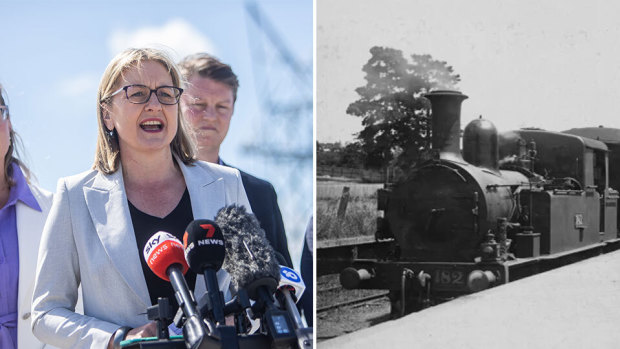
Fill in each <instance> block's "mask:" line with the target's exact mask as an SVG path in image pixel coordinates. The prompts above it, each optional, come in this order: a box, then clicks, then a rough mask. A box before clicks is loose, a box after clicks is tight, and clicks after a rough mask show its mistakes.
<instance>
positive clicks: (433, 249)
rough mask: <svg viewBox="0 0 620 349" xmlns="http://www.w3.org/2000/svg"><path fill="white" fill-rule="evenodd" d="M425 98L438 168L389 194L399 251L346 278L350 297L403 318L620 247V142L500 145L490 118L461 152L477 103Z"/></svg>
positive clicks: (386, 204)
mask: <svg viewBox="0 0 620 349" xmlns="http://www.w3.org/2000/svg"><path fill="white" fill-rule="evenodd" d="M425 97H426V98H428V99H429V100H430V102H431V113H432V118H431V145H432V150H433V152H434V155H433V158H432V159H430V160H427V161H425V162H423V163H421V164H419V165H417V166H415V168H414V169H413V170H412V171H411V172H410V173H408V174H407V176H406V177H405V178H404V179H402V180H400V181H398V182H397V183H393V184H386V185H385V188H384V189H381V190H379V192H378V195H377V197H378V209H379V210H381V211H383V217H380V218H378V221H377V232H376V240H377V241H378V242H379V241H380V242H386V241H387V242H389V244H388V246H389V247H388V248H387V249H384V250H382V251H381V252H380V253H379V251H378V250H377V254H376V256H373V258H357V259H354V260H353V261H352V262H351V264H350V266H349V267H347V268H346V269H344V270H342V271H341V273H340V282H341V284H342V286H343V287H344V288H347V289H387V290H390V293H389V295H390V301H391V305H392V314H393V315H394V316H401V315H404V314H406V313H409V312H412V311H417V310H420V309H422V308H425V307H428V306H430V305H433V304H436V303H439V302H443V301H446V300H449V299H452V298H454V297H457V296H460V295H464V294H468V293H473V292H478V291H481V290H484V289H487V288H490V287H494V286H498V285H502V284H505V283H508V282H510V281H514V280H517V279H520V278H523V277H526V276H529V275H532V274H536V273H539V272H543V271H545V270H549V269H552V268H556V267H558V266H561V265H565V264H568V263H572V262H575V261H578V260H581V259H584V258H588V257H591V256H594V255H597V254H600V253H603V252H606V251H608V250H612V249H617V248H619V245H620V239H619V235H618V232H619V229H618V197H619V195H618V191H616V190H614V189H612V187H610V183H612V184H614V185H620V183H619V182H620V172H618V173H612V175H610V170H609V169H610V164H609V159H616V158H617V157H619V156H620V146H618V144H619V143H618V142H619V141H620V131H618V130H616V131H618V132H615V133H614V131H613V129H612V130H610V129H603V128H600V129H588V128H586V129H574V130H570V131H567V132H563V133H558V132H549V131H544V130H539V129H521V130H517V131H512V132H505V133H501V134H499V133H498V131H497V129H496V128H495V126H494V125H493V124H492V123H491V122H490V121H488V120H484V119H482V118H480V119H478V120H474V121H472V122H471V123H469V124H468V125H467V127H465V129H464V131H463V149H462V151H461V149H460V135H461V130H460V126H461V125H460V113H461V104H462V102H463V101H464V100H465V99H467V98H468V97H467V96H465V95H464V94H462V93H460V92H456V91H434V92H430V93H428V94H426V95H425ZM610 134H612V135H613V134H615V135H617V138H614V137H607V139H605V142H603V141H601V140H596V139H594V138H599V139H600V138H601V137H599V135H607V136H609V135H610ZM606 143H607V144H606ZM610 149H612V150H610ZM614 175H615V176H614ZM383 245H385V244H383Z"/></svg>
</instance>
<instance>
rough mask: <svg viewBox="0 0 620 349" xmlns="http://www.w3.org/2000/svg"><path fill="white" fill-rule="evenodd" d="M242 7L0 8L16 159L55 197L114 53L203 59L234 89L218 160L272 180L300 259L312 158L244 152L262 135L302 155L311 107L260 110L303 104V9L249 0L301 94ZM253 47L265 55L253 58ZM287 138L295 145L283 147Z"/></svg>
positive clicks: (88, 158)
mask: <svg viewBox="0 0 620 349" xmlns="http://www.w3.org/2000/svg"><path fill="white" fill-rule="evenodd" d="M246 3H248V2H244V1H153V0H151V1H106V2H94V1H93V2H86V1H53V2H52V1H6V0H0V13H1V14H2V20H1V22H2V33H3V35H2V39H1V40H0V52H1V54H0V83H2V84H3V85H4V87H5V89H6V90H7V93H8V96H9V105H10V108H11V118H12V120H11V121H12V123H13V127H14V128H15V130H16V131H17V132H18V133H19V134H20V135H21V137H22V140H23V143H24V145H25V148H26V154H27V157H26V162H27V164H28V165H29V166H30V168H31V169H32V170H33V171H34V173H35V174H36V177H37V178H38V182H39V184H40V185H41V186H42V187H43V188H45V189H48V190H50V191H55V189H56V182H57V180H58V178H60V177H64V176H68V175H72V174H76V173H80V172H83V171H85V170H87V169H89V168H90V167H91V166H92V161H93V157H94V150H95V143H96V134H97V124H96V109H95V108H96V92H97V87H98V84H99V79H100V78H101V75H102V73H103V71H104V70H105V68H106V66H107V64H108V63H109V61H110V59H111V58H112V57H113V56H114V55H116V54H117V53H118V52H120V51H121V50H123V49H124V48H126V47H132V46H145V45H148V46H156V47H159V48H164V49H166V50H168V51H169V52H170V53H171V54H172V55H173V56H175V57H176V58H181V57H182V56H184V55H186V54H189V53H193V52H197V51H207V52H210V53H212V54H214V55H215V56H217V57H218V58H220V59H221V60H222V61H224V62H226V63H228V64H230V65H231V66H232V68H233V70H234V71H235V72H236V74H237V75H238V76H239V80H240V84H241V86H240V90H239V93H238V100H237V103H236V108H235V114H234V116H233V119H232V122H231V127H230V131H229V133H228V136H227V138H226V141H225V142H224V144H223V147H222V149H221V154H220V155H221V156H222V158H223V159H224V160H225V161H226V162H228V163H230V164H233V165H235V166H238V167H239V168H241V169H243V170H245V171H246V172H249V173H252V174H254V175H256V176H258V177H261V178H265V179H267V180H269V181H271V182H272V184H273V185H274V187H275V188H276V191H277V192H278V196H279V198H278V201H279V204H280V208H281V210H282V213H283V215H284V222H285V226H286V229H287V234H288V235H289V249H290V251H291V255H292V256H293V259H294V260H298V259H299V257H298V256H299V252H300V251H301V247H302V246H301V243H302V234H303V230H304V228H305V225H306V223H307V221H308V218H309V217H310V215H311V213H312V159H311V158H310V159H309V160H308V159H306V160H304V161H303V162H302V163H291V162H288V161H285V162H283V161H280V162H274V161H273V160H272V159H269V158H264V157H261V156H258V155H256V154H255V153H248V152H247V151H246V149H248V148H253V147H254V148H255V147H256V145H257V144H262V143H264V142H265V139H268V140H269V141H270V142H271V143H272V146H275V147H278V146H279V145H281V146H282V147H293V148H295V149H297V148H299V149H300V150H303V151H306V150H307V149H310V150H311V149H312V111H311V109H310V110H307V109H305V110H304V111H303V112H300V113H298V114H296V115H295V117H288V118H287V120H286V121H282V120H278V119H276V116H275V115H272V114H271V113H269V112H268V111H267V110H266V109H265V108H263V106H264V102H265V101H267V100H270V99H271V98H273V99H275V100H276V102H279V103H283V102H284V101H294V102H296V101H299V100H302V99H304V98H305V99H306V100H308V99H309V100H311V98H312V58H313V41H312V38H313V33H312V1H309V0H303V1H302V0H299V1H258V2H256V3H257V4H258V7H259V9H260V11H261V12H262V14H263V16H264V18H266V20H267V22H268V23H270V24H271V26H272V27H273V29H274V31H275V32H276V33H278V35H279V36H280V39H281V40H280V42H281V44H282V46H283V47H284V48H286V49H287V50H289V51H290V53H291V55H292V56H293V57H294V59H295V60H296V62H298V63H299V66H301V67H303V69H304V74H306V77H309V83H310V87H309V88H308V87H305V88H303V89H298V88H294V86H299V81H298V80H296V79H295V78H294V77H292V76H295V75H294V74H292V73H290V71H291V70H290V69H289V66H287V65H286V64H284V63H283V62H282V61H280V60H278V59H277V57H278V55H277V51H276V49H275V47H274V46H273V45H272V44H271V43H270V42H269V41H268V40H267V39H266V36H265V35H264V32H263V31H262V30H261V29H260V28H259V27H257V26H256V25H255V24H254V22H253V21H252V20H251V18H250V16H249V15H248V13H247V11H246ZM250 3H251V2H250ZM256 48H260V49H261V50H262V52H263V55H264V56H257V55H256V53H257V50H256ZM261 57H263V58H261ZM292 92H294V93H292ZM300 94H303V95H301V97H300ZM290 130H294V134H293V137H291V138H293V139H294V141H293V142H291V140H289V139H287V138H288V136H290V135H291V134H292V133H291V131H290ZM265 135H267V136H268V137H267V138H266V137H265ZM244 146H245V147H244ZM291 183H295V185H294V186H293V185H291Z"/></svg>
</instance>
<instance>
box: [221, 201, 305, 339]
mask: <svg viewBox="0 0 620 349" xmlns="http://www.w3.org/2000/svg"><path fill="white" fill-rule="evenodd" d="M215 222H216V223H217V224H218V225H219V226H220V228H221V229H222V234H223V236H224V241H225V243H226V258H225V259H224V265H223V268H224V269H226V270H227V271H228V272H229V273H230V276H231V288H232V290H233V292H235V293H238V292H239V291H240V290H243V289H245V290H246V291H247V293H248V295H249V297H250V299H252V300H254V301H255V302H256V303H254V305H253V306H252V308H251V309H252V313H253V315H254V318H256V317H259V316H260V317H261V328H263V329H265V327H266V329H267V332H268V333H269V334H270V335H271V337H272V339H273V341H274V345H275V346H276V347H280V346H283V345H292V344H293V343H295V341H296V333H295V330H294V328H293V323H292V321H291V319H290V317H289V316H288V313H287V312H286V311H282V310H280V309H277V308H276V306H275V304H274V299H273V296H272V295H273V294H274V293H275V291H276V289H277V286H278V282H279V280H280V266H279V265H278V263H277V261H276V255H275V251H274V250H273V248H272V247H271V245H270V244H269V241H268V240H267V238H266V236H265V232H264V231H263V230H262V229H261V228H260V224H259V223H258V220H257V219H256V217H255V216H254V215H253V214H249V213H247V212H246V210H245V207H243V206H237V205H231V206H226V207H224V208H222V209H220V211H218V213H217V215H216V216H215Z"/></svg>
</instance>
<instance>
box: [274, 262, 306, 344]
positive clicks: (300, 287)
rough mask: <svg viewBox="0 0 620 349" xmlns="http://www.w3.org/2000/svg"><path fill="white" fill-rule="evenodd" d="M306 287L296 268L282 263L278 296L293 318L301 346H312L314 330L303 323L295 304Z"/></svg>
mask: <svg viewBox="0 0 620 349" xmlns="http://www.w3.org/2000/svg"><path fill="white" fill-rule="evenodd" d="M278 257H280V256H278ZM283 260H284V258H282V260H280V262H281V263H282V261H283ZM284 262H285V261H284ZM305 289H306V285H305V283H304V281H303V279H302V278H301V276H300V275H299V273H297V272H296V271H295V270H294V269H291V268H289V267H285V266H283V265H280V283H279V285H278V290H277V291H276V298H277V299H278V302H280V304H284V308H285V309H286V311H287V312H288V314H289V316H290V317H291V319H292V320H293V324H294V326H295V332H296V334H297V342H298V345H299V348H312V333H313V330H312V328H311V327H307V326H306V325H305V324H304V323H303V321H302V320H301V316H300V315H299V310H298V309H297V305H295V303H296V302H297V301H298V300H299V299H300V298H301V295H302V294H303V293H304V290H305Z"/></svg>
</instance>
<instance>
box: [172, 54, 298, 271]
mask: <svg viewBox="0 0 620 349" xmlns="http://www.w3.org/2000/svg"><path fill="white" fill-rule="evenodd" d="M179 67H180V68H181V73H182V74H183V77H184V78H185V80H186V81H187V82H188V83H187V86H186V88H185V91H184V93H183V95H182V96H181V109H182V110H183V116H184V117H185V120H186V121H187V122H188V124H189V125H190V127H191V128H192V129H193V131H194V132H195V135H196V145H197V147H198V149H197V150H198V151H197V153H198V159H200V160H204V161H208V162H213V163H216V164H220V165H224V166H230V165H228V164H225V163H224V162H223V161H222V159H220V157H219V152H220V145H221V144H222V142H223V141H224V138H225V137H226V133H227V132H228V127H229V125H230V119H231V118H232V115H233V112H234V109H235V102H236V100H237V89H238V88H239V80H238V79H237V76H236V75H235V73H234V72H233V71H232V69H231V68H230V66H229V65H227V64H224V63H222V62H220V61H219V60H217V59H216V58H215V57H212V56H210V55H208V54H206V53H197V54H194V55H190V56H187V57H185V58H184V59H183V60H182V61H181V62H180V63H179ZM230 167H232V166H230ZM239 171H240V172H241V180H242V181H243V186H244V187H245V191H246V194H247V196H248V199H249V201H250V206H251V207H252V211H253V212H254V214H255V215H256V218H257V219H258V221H259V222H260V225H261V228H263V229H264V230H265V234H266V235H267V239H268V240H269V242H270V243H271V245H272V246H273V248H274V249H275V250H276V251H277V252H279V253H280V254H281V255H282V256H283V257H284V259H285V260H286V263H287V264H288V266H291V267H292V265H293V264H292V263H291V256H290V254H289V251H288V243H287V240H286V234H285V232H284V223H283V222H282V214H281V213H280V208H279V206H278V201H277V196H276V192H275V190H274V189H273V186H272V185H271V183H269V182H267V181H265V180H262V179H259V178H256V177H254V176H252V175H250V174H247V173H245V172H243V171H241V170H239Z"/></svg>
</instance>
